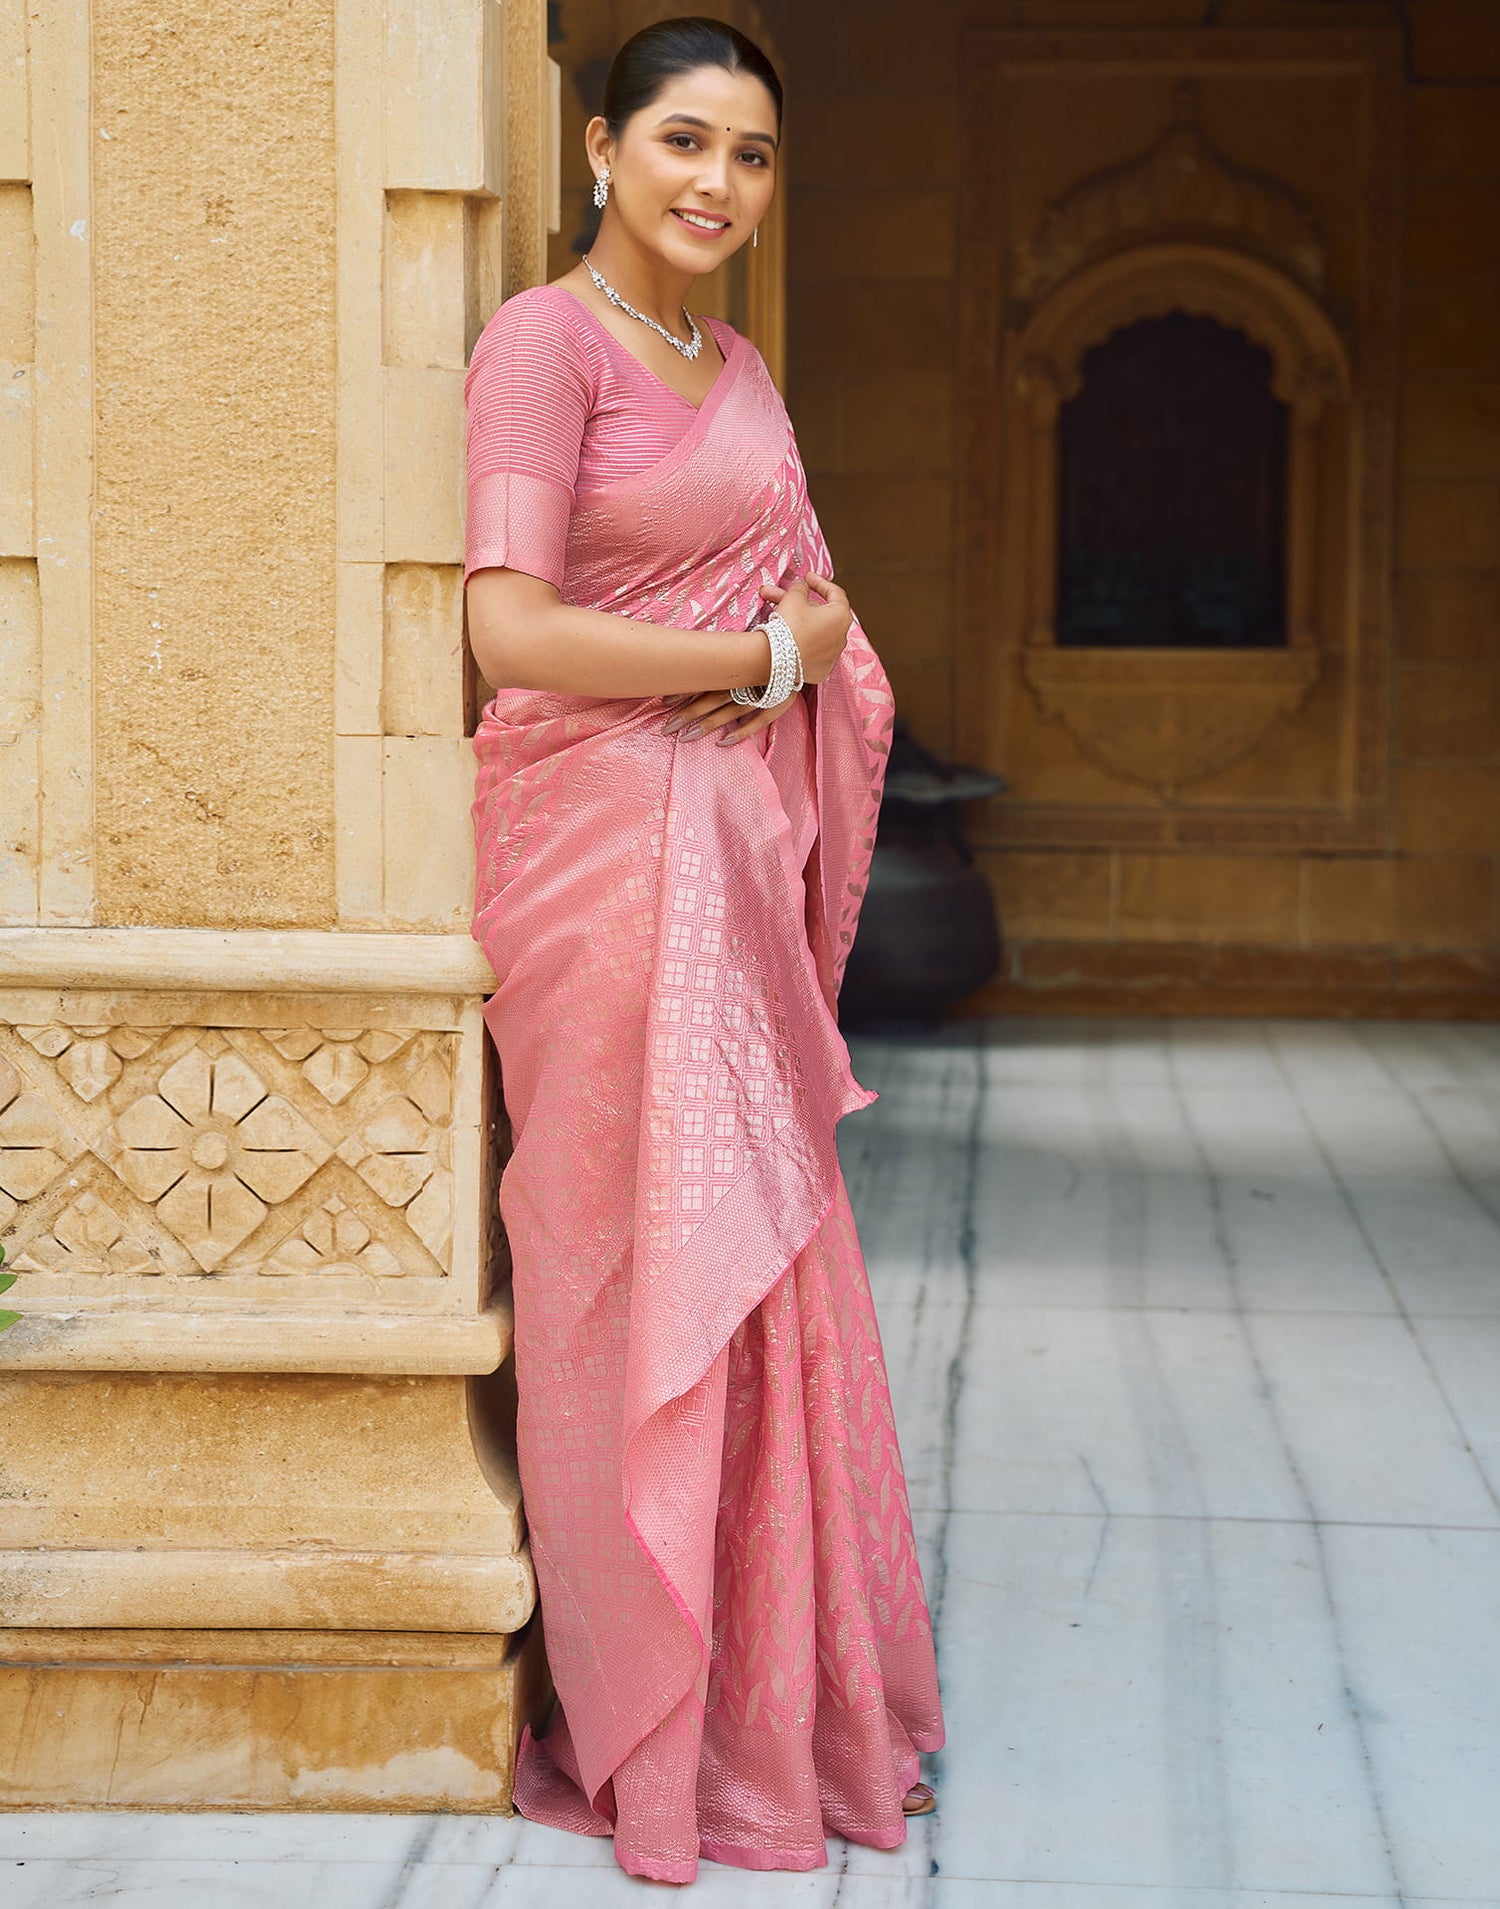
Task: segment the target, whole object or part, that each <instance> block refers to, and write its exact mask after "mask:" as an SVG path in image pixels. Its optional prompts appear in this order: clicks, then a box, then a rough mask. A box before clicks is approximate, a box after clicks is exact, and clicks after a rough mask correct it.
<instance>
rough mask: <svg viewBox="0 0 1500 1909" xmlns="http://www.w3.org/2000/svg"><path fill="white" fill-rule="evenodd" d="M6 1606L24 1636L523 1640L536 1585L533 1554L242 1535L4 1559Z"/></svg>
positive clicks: (0, 1591)
mask: <svg viewBox="0 0 1500 1909" xmlns="http://www.w3.org/2000/svg"><path fill="white" fill-rule="evenodd" d="M0 1597H3V1599H4V1609H5V1613H6V1616H7V1618H8V1619H9V1620H10V1621H11V1622H12V1623H13V1624H17V1625H29V1624H49V1623H55V1622H56V1620H57V1617H58V1614H59V1613H60V1612H63V1611H66V1612H67V1613H68V1614H69V1616H70V1617H72V1618H73V1619H74V1620H75V1621H76V1623H77V1624H78V1626H79V1627H80V1628H82V1629H93V1628H95V1627H102V1628H111V1627H113V1626H116V1625H119V1626H122V1627H126V1628H128V1627H130V1626H132V1625H136V1624H141V1625H148V1624H149V1625H158V1624H159V1625H164V1626H167V1627H169V1628H173V1629H176V1628H179V1627H182V1628H186V1627H189V1626H191V1627H194V1628H198V1627H202V1628H204V1629H213V1630H217V1629H221V1628H222V1629H226V1630H228V1629H247V1630H258V1629H262V1628H264V1629H272V1630H274V1629H283V1630H301V1629H310V1628H316V1627H318V1626H320V1625H330V1624H332V1625H338V1626H343V1627H345V1628H347V1629H349V1630H362V1631H368V1630H396V1629H398V1628H401V1627H403V1626H410V1627H411V1628H412V1629H413V1630H419V1631H425V1630H434V1631H436V1630H447V1629H449V1628H451V1627H452V1626H454V1625H457V1626H458V1627H459V1628H461V1629H463V1630H470V1631H480V1630H493V1631H516V1630H519V1629H520V1628H521V1626H522V1625H523V1624H524V1623H525V1622H526V1620H527V1618H528V1617H529V1616H530V1615H531V1611H532V1609H533V1606H534V1603H535V1585H534V1580H533V1578H532V1574H531V1561H530V1559H529V1558H528V1557H527V1556H526V1555H525V1554H524V1553H506V1552H500V1553H496V1554H495V1555H494V1556H491V1557H471V1556H466V1555H463V1554H460V1553H454V1552H441V1553H434V1554H427V1553H422V1552H401V1553H398V1552H390V1551H385V1550H381V1551H342V1550H338V1549H335V1548H333V1547H331V1546H328V1545H327V1544H326V1542H325V1541H324V1539H323V1537H322V1534H321V1533H318V1532H311V1533H308V1534H306V1536H305V1538H304V1540H303V1545H302V1547H301V1548H296V1549H291V1548H289V1549H286V1550H277V1551H260V1550H256V1549H253V1548H250V1547H248V1546H247V1545H246V1543H245V1539H244V1536H243V1534H242V1533H240V1532H235V1533H234V1534H232V1535H231V1536H230V1538H229V1541H228V1543H226V1544H225V1545H223V1546H219V1547H215V1548H214V1549H212V1550H206V1551H179V1550H175V1549H172V1550H156V1549H145V1550H118V1551H83V1550H75V1549H69V1550H45V1551H26V1552H21V1551H11V1552H4V1551H0Z"/></svg>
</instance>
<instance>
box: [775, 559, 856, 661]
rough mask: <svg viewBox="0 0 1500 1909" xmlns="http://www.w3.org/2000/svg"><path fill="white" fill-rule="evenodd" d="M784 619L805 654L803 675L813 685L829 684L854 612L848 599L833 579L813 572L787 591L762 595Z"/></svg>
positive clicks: (846, 639) (847, 638)
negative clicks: (828, 681) (815, 574)
mask: <svg viewBox="0 0 1500 1909" xmlns="http://www.w3.org/2000/svg"><path fill="white" fill-rule="evenodd" d="M761 595H762V596H763V597H764V598H765V600H766V601H767V603H772V604H774V605H775V606H776V608H777V609H778V610H779V611H780V612H781V614H782V616H783V617H784V618H785V620H786V623H787V627H788V628H789V629H790V630H791V632H792V635H793V636H794V637H796V639H797V648H798V649H799V650H800V651H801V652H802V674H803V675H804V676H805V677H806V678H807V680H808V682H810V683H826V682H827V680H828V678H829V677H830V676H831V675H832V674H833V668H834V665H835V663H837V662H838V660H839V658H840V657H841V656H842V655H843V653H844V645H845V643H847V642H848V640H849V627H850V625H851V624H852V623H853V621H854V612H853V611H852V610H851V609H850V607H849V599H848V597H847V596H846V595H845V594H844V592H843V590H842V589H841V588H840V587H839V585H838V584H836V583H835V582H834V580H833V578H832V577H818V576H814V575H813V574H812V573H811V572H810V571H809V573H808V574H807V575H806V576H805V577H801V578H799V579H798V580H797V582H796V583H794V584H791V585H790V586H789V587H788V588H787V589H785V590H780V589H776V588H774V587H772V588H767V589H764V590H762V591H761Z"/></svg>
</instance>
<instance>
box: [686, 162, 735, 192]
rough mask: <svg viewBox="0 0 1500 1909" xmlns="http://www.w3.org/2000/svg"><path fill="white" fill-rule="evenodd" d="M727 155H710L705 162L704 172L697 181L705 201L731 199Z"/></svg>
mask: <svg viewBox="0 0 1500 1909" xmlns="http://www.w3.org/2000/svg"><path fill="white" fill-rule="evenodd" d="M730 163H731V162H730V159H729V155H728V154H727V153H723V154H719V155H717V156H715V155H710V156H709V157H708V158H707V159H706V160H705V162H704V166H703V170H702V171H701V172H700V173H699V174H698V177H697V180H696V181H695V183H696V185H697V188H698V190H699V191H700V192H701V193H702V194H703V196H704V198H705V199H727V198H728V197H729V167H730Z"/></svg>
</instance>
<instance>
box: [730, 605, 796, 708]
mask: <svg viewBox="0 0 1500 1909" xmlns="http://www.w3.org/2000/svg"><path fill="white" fill-rule="evenodd" d="M752 628H754V629H758V630H764V632H765V634H766V640H767V641H768V642H769V643H770V645H771V680H770V681H769V682H768V683H766V684H765V685H764V686H763V687H761V688H759V689H732V690H730V692H729V697H730V701H731V702H736V703H738V704H739V705H740V707H741V708H742V709H774V708H775V707H776V705H777V704H778V703H784V702H785V701H786V700H787V698H788V697H789V696H795V695H796V693H797V691H798V690H799V689H801V688H802V686H803V684H804V682H805V681H806V678H805V677H804V676H803V674H802V652H801V650H799V649H798V648H797V639H796V637H795V636H793V635H792V630H791V625H790V624H789V623H788V622H787V620H786V618H785V617H784V616H782V614H781V612H780V611H779V610H773V611H772V612H771V614H770V615H769V616H768V617H767V618H766V620H765V622H764V623H757V624H754V625H752Z"/></svg>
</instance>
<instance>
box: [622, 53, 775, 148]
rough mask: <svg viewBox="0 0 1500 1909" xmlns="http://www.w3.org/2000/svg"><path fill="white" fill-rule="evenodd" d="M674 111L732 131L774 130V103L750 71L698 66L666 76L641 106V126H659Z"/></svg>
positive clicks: (762, 83) (763, 86)
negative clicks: (659, 89)
mask: <svg viewBox="0 0 1500 1909" xmlns="http://www.w3.org/2000/svg"><path fill="white" fill-rule="evenodd" d="M674 113H685V114H687V115H688V116H689V117H690V118H693V119H706V120H708V121H710V122H711V124H713V125H714V126H716V127H717V126H728V127H730V128H732V129H733V131H734V132H736V133H770V134H771V135H772V136H773V137H774V135H775V132H776V102H775V100H773V99H772V97H771V94H770V91H769V89H768V88H767V87H766V85H765V83H764V81H762V80H758V79H757V78H756V77H755V75H754V74H753V73H729V72H726V71H725V69H724V68H723V67H722V66H698V67H694V69H693V71H692V72H691V73H678V74H676V75H674V77H673V78H671V79H669V80H668V81H667V82H666V83H665V85H664V86H663V87H662V89H661V91H660V92H659V93H658V94H657V96H656V98H655V99H654V100H652V102H651V104H650V105H649V106H647V107H644V108H643V109H642V111H641V114H640V118H641V122H642V124H644V125H648V126H655V125H659V124H660V122H661V121H662V120H664V119H670V118H671V117H672V116H673V114H674Z"/></svg>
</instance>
